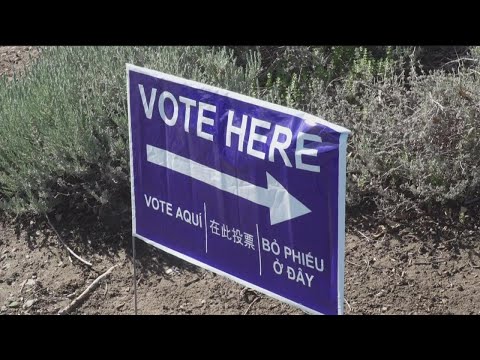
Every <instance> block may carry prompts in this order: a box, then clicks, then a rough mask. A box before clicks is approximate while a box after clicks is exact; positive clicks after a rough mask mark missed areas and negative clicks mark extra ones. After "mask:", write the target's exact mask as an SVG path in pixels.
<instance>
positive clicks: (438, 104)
mask: <svg viewBox="0 0 480 360" xmlns="http://www.w3.org/2000/svg"><path fill="white" fill-rule="evenodd" d="M428 95H429V96H430V100H431V101H432V102H433V103H434V104H435V105H437V106H438V107H439V108H440V110H442V111H444V110H445V108H444V107H443V105H442V104H440V103H439V102H438V101H437V100H435V99H434V98H433V96H432V93H428Z"/></svg>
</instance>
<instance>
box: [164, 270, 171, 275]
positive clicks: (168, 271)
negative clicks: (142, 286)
mask: <svg viewBox="0 0 480 360" xmlns="http://www.w3.org/2000/svg"><path fill="white" fill-rule="evenodd" d="M165 273H166V274H167V275H170V274H171V273H173V270H172V269H167V271H165Z"/></svg>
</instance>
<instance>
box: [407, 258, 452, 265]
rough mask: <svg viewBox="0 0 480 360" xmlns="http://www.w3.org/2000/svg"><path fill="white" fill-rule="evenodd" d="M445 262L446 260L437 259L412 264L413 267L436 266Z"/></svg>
mask: <svg viewBox="0 0 480 360" xmlns="http://www.w3.org/2000/svg"><path fill="white" fill-rule="evenodd" d="M447 261H448V259H437V260H432V261H428V262H414V263H413V264H414V265H431V264H438V263H442V262H447Z"/></svg>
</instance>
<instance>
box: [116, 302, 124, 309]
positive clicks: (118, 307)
mask: <svg viewBox="0 0 480 360" xmlns="http://www.w3.org/2000/svg"><path fill="white" fill-rule="evenodd" d="M124 306H125V303H121V304H119V305H117V310H120V309H121V308H122V307H124Z"/></svg>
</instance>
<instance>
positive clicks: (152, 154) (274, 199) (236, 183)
mask: <svg viewBox="0 0 480 360" xmlns="http://www.w3.org/2000/svg"><path fill="white" fill-rule="evenodd" d="M147 160H148V161H149V162H151V163H153V164H157V165H160V166H163V167H166V168H167V169H170V170H173V171H176V172H179V173H180V174H183V175H186V176H189V177H191V178H193V179H196V180H199V181H202V182H204V183H206V184H208V185H211V186H214V187H216V188H217V189H220V190H222V191H226V192H229V193H230V194H233V195H236V196H239V197H241V198H244V199H246V200H248V201H251V202H254V203H255V204H258V205H261V206H266V207H268V208H269V209H270V223H271V224H272V225H275V224H278V223H281V222H283V221H287V220H290V219H294V218H296V217H299V216H302V215H305V214H308V213H309V212H311V210H310V209H309V208H307V207H306V206H305V205H303V204H302V203H301V202H300V201H298V200H297V199H295V198H294V197H293V196H292V195H290V194H289V193H288V191H287V190H286V189H285V188H284V187H283V186H282V185H281V184H280V183H279V182H278V181H277V180H275V178H274V177H273V176H272V175H270V174H269V173H268V172H267V173H266V174H267V188H266V189H265V188H263V187H259V186H257V185H255V184H251V183H249V182H247V181H244V180H241V179H237V178H236V177H233V176H230V175H228V174H224V173H222V172H220V171H218V170H215V169H212V168H210V167H208V166H205V165H202V164H200V163H197V162H195V161H193V160H190V159H187V158H185V157H183V156H180V155H177V154H174V153H172V152H170V151H167V150H164V149H160V148H157V147H155V146H152V145H148V144H147Z"/></svg>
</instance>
